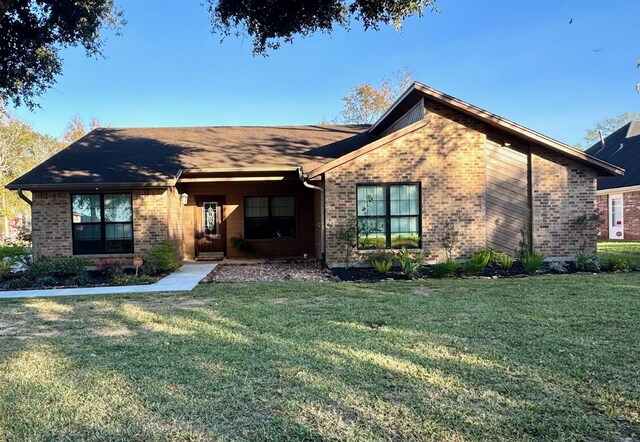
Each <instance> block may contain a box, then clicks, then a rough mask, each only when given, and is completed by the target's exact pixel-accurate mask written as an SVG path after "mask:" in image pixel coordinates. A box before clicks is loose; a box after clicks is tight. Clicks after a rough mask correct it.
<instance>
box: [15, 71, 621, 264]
mask: <svg viewBox="0 0 640 442" xmlns="http://www.w3.org/2000/svg"><path fill="white" fill-rule="evenodd" d="M622 172H623V171H622V169H620V168H618V167H615V166H612V165H610V164H608V163H607V162H605V161H602V160H599V159H597V158H594V157H592V156H590V155H587V154H586V153H584V152H582V151H579V150H576V149H574V148H572V147H570V146H567V145H566V144H563V143H560V142H558V141H555V140H553V139H551V138H549V137H546V136H544V135H542V134H540V133H537V132H534V131H532V130H530V129H527V128H525V127H523V126H520V125H518V124H515V123H513V122H511V121H508V120H505V119H504V118H501V117H499V116H497V115H494V114H491V113H489V112H487V111H485V110H482V109H480V108H478V107H475V106H473V105H471V104H468V103H465V102H463V101H460V100H458V99H456V98H453V97H451V96H449V95H445V94H443V93H441V92H438V91H436V90H434V89H432V88H429V87H427V86H424V85H422V84H420V83H414V85H412V86H411V87H410V88H409V89H408V90H407V91H406V92H405V93H404V94H403V95H402V96H401V97H400V98H399V99H398V100H397V101H396V103H395V104H394V105H393V106H392V107H391V108H390V109H389V110H387V112H386V113H385V114H384V115H383V116H382V117H381V118H380V119H379V120H378V121H377V122H376V123H375V124H373V125H372V126H321V125H318V126H297V127H296V126H292V127H197V128H147V129H111V128H103V129H96V130H93V131H92V132H91V133H89V134H88V135H86V136H85V137H83V138H82V139H80V140H79V141H77V142H76V143H74V144H72V145H71V146H69V147H68V148H66V149H65V150H63V151H62V152H60V153H58V154H56V155H55V156H53V157H52V158H50V159H49V160H47V161H46V162H44V163H43V164H41V165H39V166H38V167H36V168H35V169H33V170H32V171H30V172H28V173H27V174H25V175H24V176H22V177H20V178H19V179H17V180H15V181H14V182H12V183H11V184H10V185H9V186H8V188H10V189H15V190H18V191H19V192H22V191H24V190H30V191H31V192H32V195H33V201H32V219H33V247H34V253H35V255H36V256H49V257H62V256H72V255H87V256H91V257H96V258H99V257H104V256H122V257H132V256H134V255H140V254H142V255H144V254H145V253H146V252H147V251H148V250H149V249H150V247H152V246H153V245H154V244H157V243H158V242H161V241H163V240H166V239H171V240H175V241H177V242H178V243H179V244H180V245H181V250H182V253H183V255H184V257H185V258H187V259H193V258H217V257H222V256H225V257H231V258H234V257H243V256H260V255H261V256H302V255H303V254H308V255H309V256H316V257H318V258H323V257H324V258H326V262H327V263H328V264H329V265H339V264H340V263H342V262H344V260H345V257H344V251H343V250H342V249H341V248H340V246H339V242H338V238H337V237H336V228H337V227H340V226H344V225H345V224H346V223H347V222H348V220H349V218H350V217H353V216H357V219H358V225H359V239H358V246H357V249H356V251H355V252H354V253H355V255H356V258H362V257H366V256H367V254H368V253H369V252H370V251H371V250H372V249H375V248H387V249H390V248H400V247H402V246H406V247H408V248H413V249H416V250H425V251H429V252H430V253H431V257H432V258H436V259H444V258H445V254H444V251H443V250H442V247H441V246H440V241H441V238H442V236H443V235H444V234H445V232H446V230H447V228H448V226H450V225H451V223H452V225H453V226H454V228H455V229H456V230H458V232H459V239H460V242H459V247H458V248H457V250H456V255H457V256H461V257H464V256H468V254H469V253H470V252H471V251H473V250H475V249H478V248H481V247H485V246H489V247H493V248H495V249H498V250H501V251H504V252H506V253H509V254H512V255H515V254H516V253H517V250H518V248H519V247H520V246H521V242H522V241H524V242H525V243H528V244H532V245H533V248H534V249H535V250H538V251H540V252H542V253H544V254H545V255H546V256H549V257H570V256H573V255H574V254H575V253H576V252H577V251H578V250H579V248H580V247H581V246H583V245H584V244H586V245H588V246H595V241H596V235H595V233H592V232H589V231H586V230H585V229H584V228H583V227H582V226H580V225H579V224H578V223H576V219H578V218H579V217H580V216H581V215H584V214H590V213H593V212H594V211H595V190H596V177H598V176H615V175H620V174H622ZM25 198H26V197H25ZM27 199H28V198H27ZM247 248H248V249H250V250H249V251H248V250H247Z"/></svg>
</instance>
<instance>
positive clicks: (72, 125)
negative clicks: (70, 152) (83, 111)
mask: <svg viewBox="0 0 640 442" xmlns="http://www.w3.org/2000/svg"><path fill="white" fill-rule="evenodd" d="M98 127H105V125H103V124H102V123H101V122H100V120H98V119H97V118H92V119H90V120H89V124H85V122H84V120H83V119H82V117H80V115H74V116H73V118H72V119H71V121H69V124H67V127H65V129H64V132H62V141H63V142H64V144H65V145H69V144H71V143H73V142H74V141H78V140H79V139H80V138H82V137H84V136H85V135H86V134H87V133H89V132H91V131H92V130H93V129H96V128H98Z"/></svg>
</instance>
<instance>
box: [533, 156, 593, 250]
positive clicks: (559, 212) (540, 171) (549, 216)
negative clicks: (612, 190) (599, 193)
mask: <svg viewBox="0 0 640 442" xmlns="http://www.w3.org/2000/svg"><path fill="white" fill-rule="evenodd" d="M531 175H532V177H531V178H532V194H533V204H532V215H533V217H532V218H533V225H532V232H533V248H534V250H536V251H537V252H541V253H544V254H545V255H546V256H553V257H571V256H574V255H575V254H576V253H577V252H578V251H579V250H581V249H582V248H585V249H586V250H595V247H596V226H595V225H592V226H590V227H587V226H584V225H579V224H578V223H576V219H577V218H578V217H580V216H582V215H592V214H594V213H595V211H596V201H595V200H596V196H595V191H596V175H597V174H596V171H595V170H594V169H592V168H590V167H588V166H586V165H582V164H580V163H577V162H575V161H572V160H570V159H568V158H567V157H565V156H563V155H560V154H556V153H554V152H551V151H549V150H548V149H543V148H540V147H536V146H534V147H533V148H532V153H531Z"/></svg>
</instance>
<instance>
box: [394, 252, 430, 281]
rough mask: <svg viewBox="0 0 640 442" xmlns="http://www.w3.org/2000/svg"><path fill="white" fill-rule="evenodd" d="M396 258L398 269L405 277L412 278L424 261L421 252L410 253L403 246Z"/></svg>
mask: <svg viewBox="0 0 640 442" xmlns="http://www.w3.org/2000/svg"><path fill="white" fill-rule="evenodd" d="M397 259H398V265H399V266H400V271H401V272H402V274H403V275H404V277H405V278H407V279H413V278H414V277H415V276H416V275H417V274H418V272H419V271H420V268H422V264H423V263H424V255H423V254H422V253H418V254H412V253H409V251H408V250H407V249H406V248H404V247H403V248H402V250H400V252H399V253H398V258H397Z"/></svg>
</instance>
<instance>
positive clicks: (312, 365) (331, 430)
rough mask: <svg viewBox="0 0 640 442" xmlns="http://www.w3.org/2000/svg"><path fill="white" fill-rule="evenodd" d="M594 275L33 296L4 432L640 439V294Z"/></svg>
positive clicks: (25, 308) (4, 378) (5, 376)
mask: <svg viewBox="0 0 640 442" xmlns="http://www.w3.org/2000/svg"><path fill="white" fill-rule="evenodd" d="M580 278H584V276H582V277H581V276H574V277H569V278H564V279H563V278H557V279H555V280H554V279H548V278H538V279H537V280H536V279H531V280H527V281H528V282H526V281H524V282H523V281H507V282H502V281H500V282H497V283H494V282H487V281H455V282H453V283H452V282H437V283H430V284H429V285H430V290H428V291H425V290H423V289H424V283H422V284H413V283H397V284H378V285H356V284H253V285H251V284H247V285H235V286H233V285H229V286H225V285H215V286H208V287H206V288H200V289H198V291H197V292H196V293H195V294H193V295H190V296H171V295H158V296H140V297H138V296H131V297H118V298H100V299H97V300H90V299H84V300H77V299H74V300H71V299H64V300H58V301H51V300H30V301H24V302H17V301H16V302H14V303H9V304H7V305H6V306H5V310H4V311H3V312H2V313H0V346H1V347H2V349H3V352H2V355H1V356H0V367H2V368H3V370H2V372H1V373H2V374H0V387H2V388H0V401H1V405H0V431H3V430H1V429H2V428H4V429H5V430H4V431H5V432H6V435H7V437H6V438H7V439H11V438H14V439H24V438H29V437H32V438H38V437H40V438H64V437H67V438H89V439H91V438H93V439H119V438H144V439H153V440H176V439H184V440H207V439H212V438H225V439H247V440H332V439H335V440H339V439H362V440H389V439H390V440H408V439H418V440H424V439H434V440H467V439H487V438H491V439H503V440H512V439H517V438H530V439H568V440H569V439H573V440H575V439H586V438H591V439H608V438H612V437H613V435H615V434H616V433H617V434H623V435H627V434H633V433H634V432H635V433H636V434H637V433H638V432H640V430H639V429H638V404H639V395H640V393H639V391H638V386H637V385H633V384H632V382H633V379H637V371H635V370H637V363H638V362H640V361H638V355H637V352H635V353H634V352H633V351H632V349H633V348H635V347H634V344H633V342H636V343H637V342H638V341H637V339H638V338H639V337H640V336H639V334H640V332H639V331H638V330H637V328H634V324H635V322H634V321H635V319H634V316H635V315H637V313H638V308H639V306H638V299H637V296H636V297H635V298H634V297H633V293H634V290H632V289H625V288H623V287H621V288H619V289H617V293H616V297H615V298H612V296H611V295H609V296H602V293H601V292H599V291H598V290H601V291H602V290H605V289H608V287H611V284H610V283H611V282H613V280H604V281H598V282H596V285H594V283H593V281H588V280H583V279H580ZM549 281H553V282H554V284H553V286H551V285H550V284H548V282H549ZM631 282H632V280H631V279H629V278H627V277H621V278H618V279H615V283H616V284H618V285H620V286H624V285H629V283H631ZM597 284H600V286H598V285H597ZM631 285H633V284H631ZM594 290H595V291H594ZM527 292H529V293H527ZM214 293H215V294H214ZM425 293H426V294H425ZM621 303H626V305H624V306H621V305H620V304H621ZM625 312H626V313H625ZM11 327H13V329H11ZM3 335H4V336H3ZM634 367H636V368H634ZM42 404H45V405H46V410H47V411H46V413H44V414H42V413H41V408H42V407H41V406H42Z"/></svg>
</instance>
